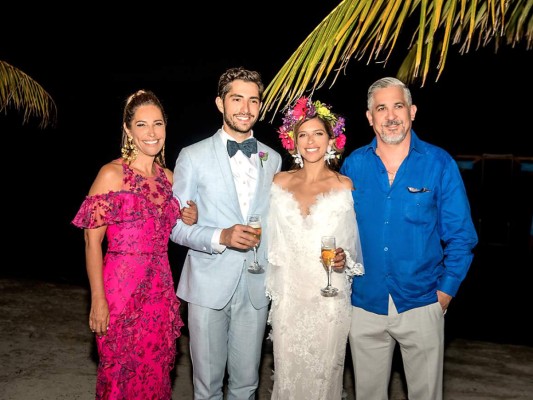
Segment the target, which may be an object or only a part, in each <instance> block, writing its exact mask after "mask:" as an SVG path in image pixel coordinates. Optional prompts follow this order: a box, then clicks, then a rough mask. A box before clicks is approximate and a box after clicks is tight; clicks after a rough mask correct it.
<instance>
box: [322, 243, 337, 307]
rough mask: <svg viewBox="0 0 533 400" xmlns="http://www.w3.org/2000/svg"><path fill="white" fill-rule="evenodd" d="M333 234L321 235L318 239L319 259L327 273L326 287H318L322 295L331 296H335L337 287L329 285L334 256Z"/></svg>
mask: <svg viewBox="0 0 533 400" xmlns="http://www.w3.org/2000/svg"><path fill="white" fill-rule="evenodd" d="M336 247H337V246H336V245H335V236H322V238H321V239H320V254H321V260H322V263H323V264H324V266H325V267H326V270H327V274H328V284H327V286H326V287H324V288H322V289H320V292H321V293H322V296H324V297H333V296H336V295H337V293H338V291H339V289H337V288H336V287H333V286H331V270H332V266H333V259H334V258H335V249H336Z"/></svg>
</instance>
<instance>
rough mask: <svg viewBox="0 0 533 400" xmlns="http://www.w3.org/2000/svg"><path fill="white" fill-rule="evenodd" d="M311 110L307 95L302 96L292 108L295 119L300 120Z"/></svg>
mask: <svg viewBox="0 0 533 400" xmlns="http://www.w3.org/2000/svg"><path fill="white" fill-rule="evenodd" d="M308 112H309V104H308V98H307V97H300V98H299V99H298V100H297V101H296V104H295V105H294V108H293V110H292V116H293V118H294V119H295V120H297V121H299V120H300V119H302V118H305V117H306V116H307V113H308Z"/></svg>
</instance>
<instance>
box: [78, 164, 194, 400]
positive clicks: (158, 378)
mask: <svg viewBox="0 0 533 400" xmlns="http://www.w3.org/2000/svg"><path fill="white" fill-rule="evenodd" d="M156 168H157V173H156V174H155V176H154V177H144V176H142V175H139V174H137V173H135V172H134V171H133V169H131V168H130V167H129V166H128V165H127V164H126V163H123V172H124V180H123V184H122V190H121V191H119V192H109V193H106V194H99V195H95V196H87V197H86V198H85V200H84V201H83V203H82V205H81V207H80V209H79V211H78V213H77V214H76V216H75V218H74V220H73V221H72V223H73V224H74V225H75V226H77V227H79V228H86V229H92V228H97V227H100V226H103V225H107V231H106V239H107V252H106V254H105V257H104V265H103V276H104V287H105V293H106V298H107V301H108V303H109V312H110V323H109V330H108V333H107V335H106V336H103V337H101V338H99V337H97V338H96V343H97V347H98V354H99V364H98V372H97V382H96V399H127V400H133V399H142V400H147V399H154V400H155V399H157V400H162V399H167V400H169V399H171V397H172V387H171V381H170V371H171V370H172V368H174V362H175V356H176V339H177V338H178V337H179V336H180V334H181V333H180V329H181V327H182V326H183V325H184V324H183V321H182V319H181V316H180V314H179V306H180V303H179V300H178V298H177V297H176V294H175V289H174V282H173V278H172V272H171V270H170V265H169V261H168V253H167V251H168V240H169V236H170V232H171V229H172V227H173V226H174V224H175V223H176V221H177V219H178V218H181V213H180V204H179V202H178V200H177V199H176V198H175V197H173V195H172V186H171V184H170V182H169V181H168V179H167V177H166V175H165V172H164V170H163V169H162V168H161V167H159V166H157V165H156Z"/></svg>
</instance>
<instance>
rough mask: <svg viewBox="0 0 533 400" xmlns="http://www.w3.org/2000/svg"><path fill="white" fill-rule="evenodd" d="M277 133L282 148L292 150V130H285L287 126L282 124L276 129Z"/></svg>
mask: <svg viewBox="0 0 533 400" xmlns="http://www.w3.org/2000/svg"><path fill="white" fill-rule="evenodd" d="M278 133H279V138H280V139H281V145H282V146H283V148H284V149H286V150H294V140H293V139H292V137H291V134H292V131H291V132H287V127H286V126H285V125H283V126H281V127H280V128H279V129H278Z"/></svg>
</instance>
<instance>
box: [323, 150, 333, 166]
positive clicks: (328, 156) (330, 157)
mask: <svg viewBox="0 0 533 400" xmlns="http://www.w3.org/2000/svg"><path fill="white" fill-rule="evenodd" d="M334 158H335V150H333V148H332V147H331V145H328V149H327V150H326V154H324V161H325V162H327V163H328V165H329V160H333V159H334Z"/></svg>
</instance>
